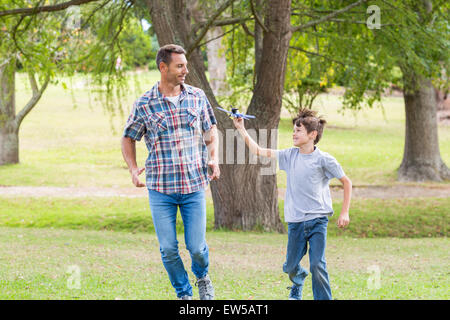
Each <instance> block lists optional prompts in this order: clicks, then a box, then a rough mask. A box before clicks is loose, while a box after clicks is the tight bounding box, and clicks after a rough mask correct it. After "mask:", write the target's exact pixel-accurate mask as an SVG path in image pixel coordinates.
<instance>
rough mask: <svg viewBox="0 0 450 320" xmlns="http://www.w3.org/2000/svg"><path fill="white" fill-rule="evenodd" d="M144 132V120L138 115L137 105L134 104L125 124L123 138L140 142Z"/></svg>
mask: <svg viewBox="0 0 450 320" xmlns="http://www.w3.org/2000/svg"><path fill="white" fill-rule="evenodd" d="M146 130H147V129H146V127H145V122H144V119H142V117H141V116H140V115H139V110H138V107H137V103H134V105H133V110H132V111H131V114H130V116H129V117H128V120H127V123H126V124H125V128H124V130H123V136H124V137H129V138H131V139H133V140H137V141H140V140H141V138H142V136H143V135H144V134H145V132H146Z"/></svg>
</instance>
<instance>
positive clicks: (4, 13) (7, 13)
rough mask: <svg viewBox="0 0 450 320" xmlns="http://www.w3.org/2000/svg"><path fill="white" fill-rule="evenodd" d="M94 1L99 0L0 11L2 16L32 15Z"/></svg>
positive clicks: (74, 0)
mask: <svg viewBox="0 0 450 320" xmlns="http://www.w3.org/2000/svg"><path fill="white" fill-rule="evenodd" d="M93 1H98V0H71V1H67V2H63V3H59V4H55V5H50V6H43V7H34V8H18V9H11V10H4V11H0V17H4V16H10V15H17V14H22V15H25V16H31V15H35V14H38V13H40V12H53V11H61V10H64V9H67V8H68V7H70V6H78V5H81V4H85V3H88V2H93Z"/></svg>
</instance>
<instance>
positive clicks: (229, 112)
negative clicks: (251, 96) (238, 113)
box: [216, 107, 231, 114]
mask: <svg viewBox="0 0 450 320" xmlns="http://www.w3.org/2000/svg"><path fill="white" fill-rule="evenodd" d="M216 108H217V109H219V110H221V111H223V112H226V113H228V114H231V111H228V110H225V109H223V108H221V107H216Z"/></svg>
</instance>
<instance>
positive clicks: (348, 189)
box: [337, 176, 352, 228]
mask: <svg viewBox="0 0 450 320" xmlns="http://www.w3.org/2000/svg"><path fill="white" fill-rule="evenodd" d="M339 180H340V181H341V183H342V184H343V185H344V202H343V203H342V209H341V214H340V215H339V219H338V221H337V225H338V227H339V228H344V227H346V226H348V224H349V223H350V217H349V215H348V211H349V209H350V199H351V197H352V182H351V181H350V179H349V178H348V177H347V176H343V177H342V178H341V179H339Z"/></svg>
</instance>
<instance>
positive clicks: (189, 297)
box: [178, 295, 192, 300]
mask: <svg viewBox="0 0 450 320" xmlns="http://www.w3.org/2000/svg"><path fill="white" fill-rule="evenodd" d="M178 300H192V296H188V295H184V296H181V297H179V298H178Z"/></svg>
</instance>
